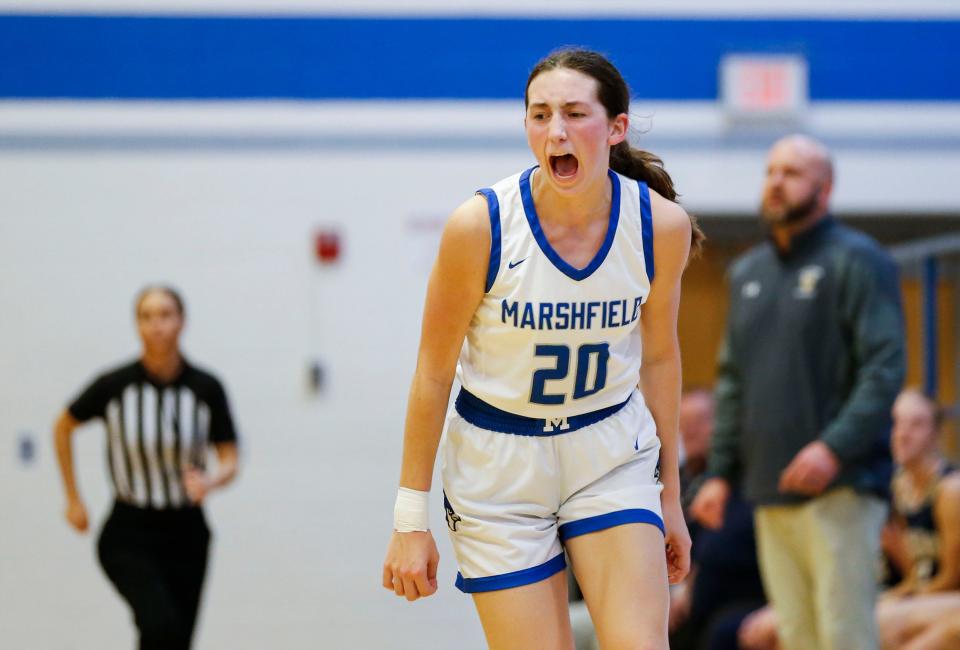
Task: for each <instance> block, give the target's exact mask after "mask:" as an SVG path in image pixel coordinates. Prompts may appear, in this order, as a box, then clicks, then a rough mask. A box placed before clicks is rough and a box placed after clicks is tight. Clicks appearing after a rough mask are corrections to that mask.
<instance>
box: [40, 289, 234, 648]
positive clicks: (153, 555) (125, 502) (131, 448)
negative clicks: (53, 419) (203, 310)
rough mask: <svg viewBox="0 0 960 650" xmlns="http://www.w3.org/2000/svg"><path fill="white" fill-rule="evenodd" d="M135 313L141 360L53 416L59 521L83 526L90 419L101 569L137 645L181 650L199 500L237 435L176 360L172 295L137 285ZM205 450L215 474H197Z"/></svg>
mask: <svg viewBox="0 0 960 650" xmlns="http://www.w3.org/2000/svg"><path fill="white" fill-rule="evenodd" d="M136 318H137V327H138V329H139V333H140V338H141V339H142V341H143V352H142V355H141V357H140V358H139V359H137V360H136V361H133V362H132V363H128V364H126V365H123V366H121V367H119V368H116V369H114V370H112V371H110V372H107V373H106V374H104V375H101V376H100V377H99V378H97V379H96V380H95V381H94V382H93V383H92V384H90V385H89V386H88V387H87V388H86V389H85V390H84V391H83V392H82V393H81V394H80V396H79V397H77V399H76V400H75V401H74V402H73V403H72V404H70V406H68V407H67V409H66V410H65V411H64V412H63V414H62V415H61V416H60V418H59V419H58V420H57V423H56V426H55V432H54V439H55V444H56V450H57V460H58V461H59V464H60V473H61V475H62V477H63V484H64V488H65V491H66V497H67V510H66V518H67V521H68V522H69V523H70V525H71V526H73V528H75V529H76V530H77V531H79V532H81V533H82V532H85V531H86V530H87V528H88V525H89V524H88V518H87V510H86V507H85V506H84V503H83V500H82V499H81V497H80V493H79V491H78V489H77V485H76V480H75V476H74V470H73V449H72V440H71V434H72V433H73V431H74V430H75V429H76V427H77V426H78V425H80V424H81V423H83V422H87V421H88V420H92V419H94V418H99V419H101V420H103V422H104V424H105V425H106V433H107V439H106V462H107V470H108V474H109V477H110V483H111V485H112V488H113V493H114V496H115V498H116V501H115V503H114V506H113V510H112V512H111V513H110V516H109V517H108V519H107V521H106V523H105V524H104V526H103V530H102V532H101V534H100V540H99V543H98V555H99V558H100V564H101V565H102V566H103V570H104V572H106V574H107V577H108V578H109V579H110V581H111V582H112V583H113V585H114V586H115V587H116V589H117V591H119V592H120V595H121V596H122V597H123V598H124V599H125V600H126V601H127V603H129V605H130V608H131V609H132V610H133V617H134V620H135V622H136V625H137V628H138V630H139V633H140V643H139V648H140V650H157V649H162V650H181V649H184V650H188V649H189V647H190V641H191V637H192V636H193V630H194V627H195V623H196V619H197V610H198V607H199V604H200V593H201V589H202V587H203V579H204V575H205V574H206V568H207V548H208V546H209V542H210V530H209V529H208V528H207V524H206V521H205V519H204V515H203V510H202V509H201V503H202V502H203V499H204V497H205V496H206V495H207V494H208V493H209V492H210V491H212V490H214V489H217V488H219V487H222V486H224V485H226V484H227V483H229V482H230V481H231V480H232V479H233V478H234V476H235V475H236V473H237V461H238V454H237V435H236V431H235V430H234V426H233V418H232V417H231V415H230V409H229V407H228V405H227V398H226V395H225V393H224V391H223V387H222V386H221V385H220V382H219V381H218V380H217V379H216V377H214V376H213V375H211V374H209V373H207V372H204V371H203V370H200V369H199V368H196V367H194V366H193V365H191V364H190V363H189V362H187V360H186V359H184V358H183V356H182V354H181V353H180V347H179V338H180V332H181V331H182V329H183V324H184V308H183V300H182V299H181V297H180V295H179V294H178V293H177V292H176V291H175V290H173V289H170V288H169V287H148V288H146V289H144V290H143V291H142V292H141V293H140V294H139V296H138V297H137V301H136ZM210 446H213V447H214V449H215V450H216V455H217V463H216V469H215V470H213V471H208V470H207V468H206V459H207V454H208V450H209V447H210Z"/></svg>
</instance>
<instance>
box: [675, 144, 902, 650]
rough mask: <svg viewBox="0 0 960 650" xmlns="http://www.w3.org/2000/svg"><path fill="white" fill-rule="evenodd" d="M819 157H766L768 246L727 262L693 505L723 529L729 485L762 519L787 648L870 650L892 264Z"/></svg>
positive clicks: (895, 351) (784, 147)
mask: <svg viewBox="0 0 960 650" xmlns="http://www.w3.org/2000/svg"><path fill="white" fill-rule="evenodd" d="M833 182H834V173H833V163H832V161H831V158H830V154H829V152H828V151H827V149H826V147H825V146H824V145H823V144H822V143H820V142H817V141H816V140H813V139H812V138H809V137H806V136H801V135H792V136H788V137H785V138H782V139H781V140H778V141H777V142H776V143H775V144H774V145H773V147H772V148H771V149H770V153H769V156H768V159H767V174H766V181H765V183H764V186H763V194H762V200H761V205H760V214H761V217H762V220H763V222H764V224H765V225H766V227H767V230H768V234H769V236H768V240H767V241H766V242H764V243H762V244H760V245H758V246H756V247H754V248H753V249H751V250H750V251H748V252H747V253H745V254H744V255H743V256H741V257H740V258H738V259H737V260H736V261H735V262H734V263H733V265H732V266H731V268H730V272H729V275H728V279H729V285H730V311H729V317H728V323H727V332H726V336H725V338H724V342H723V345H722V348H721V353H720V359H719V372H718V383H717V392H716V397H717V406H716V408H717V415H716V423H715V427H714V434H713V441H712V445H711V453H710V460H709V465H708V469H707V471H708V476H709V478H708V479H707V480H706V481H705V482H704V484H703V487H702V488H701V489H700V491H699V493H698V494H697V496H696V498H695V499H694V502H693V504H692V506H691V512H692V514H693V515H694V516H695V517H696V518H697V519H699V520H700V521H701V523H703V524H704V525H706V526H708V527H717V526H719V525H720V524H721V523H722V519H723V509H724V505H725V504H726V501H727V499H728V498H729V494H730V491H731V485H732V484H733V483H738V484H740V485H741V486H742V489H743V492H744V495H745V496H746V498H747V499H749V500H751V501H753V502H754V504H755V505H756V506H757V508H756V510H755V513H756V514H755V517H756V530H757V544H758V558H759V561H760V567H761V573H762V575H763V580H764V587H765V589H766V591H767V594H768V596H769V598H770V600H771V601H772V603H773V606H774V608H775V609H776V612H777V617H778V619H779V621H780V624H779V634H780V638H781V641H782V644H783V647H784V648H785V650H870V649H872V648H876V647H878V642H877V631H876V627H875V624H874V618H873V607H874V601H875V599H876V567H877V557H878V555H879V539H880V528H881V526H882V524H883V521H884V518H885V516H886V506H885V501H884V498H883V497H884V496H885V493H886V487H887V485H888V483H889V478H890V471H891V466H892V465H891V460H890V451H889V435H890V415H889V414H890V407H891V405H892V404H893V401H894V399H895V398H896V395H897V393H898V391H899V390H900V386H901V384H902V382H903V376H904V353H903V324H902V323H903V318H902V313H901V306H900V287H899V282H898V279H897V269H896V267H895V265H894V263H893V261H892V260H891V258H890V257H889V256H888V255H887V254H886V253H885V252H884V251H883V249H882V248H881V247H880V246H879V245H878V244H877V243H876V242H874V241H873V240H872V239H870V238H869V237H867V236H865V235H863V234H862V233H859V232H857V231H855V230H852V229H850V228H847V227H846V226H844V225H842V224H840V223H838V222H837V221H836V220H834V219H833V218H832V217H831V216H830V195H831V193H832V191H833Z"/></svg>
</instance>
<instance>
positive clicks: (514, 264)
mask: <svg viewBox="0 0 960 650" xmlns="http://www.w3.org/2000/svg"><path fill="white" fill-rule="evenodd" d="M526 261H527V258H526V257H524V258H523V259H522V260H520V261H519V262H510V263H509V264H507V266H509V267H510V268H511V269H512V268H514V267H517V266H520V265H521V264H523V263H524V262H526Z"/></svg>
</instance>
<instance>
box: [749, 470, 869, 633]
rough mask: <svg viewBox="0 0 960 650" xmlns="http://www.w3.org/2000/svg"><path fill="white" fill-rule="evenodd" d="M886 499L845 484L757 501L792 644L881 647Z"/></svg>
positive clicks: (769, 573) (776, 597)
mask: <svg viewBox="0 0 960 650" xmlns="http://www.w3.org/2000/svg"><path fill="white" fill-rule="evenodd" d="M886 515H887V506H886V504H885V503H884V502H883V501H881V500H880V499H878V498H876V497H870V496H865V495H861V494H857V493H856V492H854V491H853V490H852V489H850V488H839V489H836V490H831V491H829V492H827V493H825V494H824V495H823V496H820V497H817V498H815V499H811V500H810V501H808V502H806V503H803V504H801V505H790V506H762V507H758V508H757V509H756V524H757V526H756V528H757V552H758V554H759V559H760V570H761V573H762V575H763V585H764V588H765V589H766V591H767V596H768V597H769V598H770V600H771V602H772V603H773V607H774V609H775V610H776V613H777V619H778V621H779V623H778V631H779V634H780V641H781V645H782V647H783V649H784V650H875V649H876V648H878V647H879V642H878V640H877V628H876V623H875V620H874V605H875V603H876V598H877V578H878V567H879V561H878V560H879V556H880V528H881V527H882V526H883V522H884V519H885V518H886Z"/></svg>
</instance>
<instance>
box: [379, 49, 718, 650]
mask: <svg viewBox="0 0 960 650" xmlns="http://www.w3.org/2000/svg"><path fill="white" fill-rule="evenodd" d="M629 96H630V95H629V91H628V89H627V86H626V84H625V82H624V81H623V79H622V77H621V75H620V73H619V72H618V71H617V69H616V68H615V67H614V66H613V65H612V64H610V63H609V62H608V61H607V60H606V59H605V58H604V57H602V56H601V55H599V54H597V53H594V52H590V51H585V50H561V51H558V52H555V53H553V54H551V55H549V56H548V57H546V58H545V59H543V60H542V61H541V62H540V63H538V64H537V66H536V67H535V68H534V70H533V72H532V73H531V75H530V77H529V79H528V82H527V88H526V107H527V110H526V117H525V125H526V132H527V140H528V143H529V145H530V148H531V150H532V151H533V154H534V156H535V157H536V159H537V162H538V163H539V164H538V165H537V166H536V167H533V168H531V169H528V170H526V171H524V172H522V173H520V174H517V175H515V176H511V177H510V178H507V179H505V180H502V181H500V182H499V183H496V184H495V185H493V187H491V188H489V189H483V190H480V191H479V192H478V193H477V194H476V195H475V196H474V197H473V198H471V199H469V200H468V201H466V202H465V203H464V204H462V205H461V206H460V207H459V208H457V209H456V210H455V211H454V213H453V215H452V216H451V218H450V220H449V222H448V223H447V225H446V227H445V229H444V233H443V237H442V240H441V244H440V252H439V256H438V259H437V262H436V265H435V267H434V269H433V273H432V275H431V278H430V282H429V287H428V293H427V298H426V306H425V310H424V318H423V331H422V338H421V343H420V350H419V357H418V362H417V369H416V372H415V375H414V378H413V384H412V387H411V391H410V400H409V406H408V411H407V421H406V431H405V435H404V449H403V463H402V469H401V475H400V489H399V493H398V496H397V503H396V508H395V521H394V528H395V530H394V533H393V536H392V538H391V541H390V545H389V548H388V551H387V557H386V560H385V562H384V567H383V586H384V587H386V588H387V589H391V590H393V591H394V592H395V593H396V594H397V595H398V596H404V597H406V598H407V599H408V600H415V599H417V598H420V597H422V596H429V595H431V594H433V593H434V592H435V591H436V589H437V584H436V567H437V562H438V554H437V550H436V545H435V543H434V540H433V537H432V535H431V533H430V531H429V530H428V517H427V497H428V492H429V489H430V483H431V475H432V469H433V463H434V459H435V456H436V453H437V448H438V444H439V439H440V434H441V430H442V429H443V425H444V412H445V410H446V405H447V400H448V395H449V391H450V388H451V384H452V381H453V378H454V372H455V370H456V369H457V366H458V362H457V359H458V355H459V371H460V379H461V381H462V384H463V389H462V390H461V392H460V394H459V395H458V397H457V401H456V409H455V410H456V412H455V413H451V415H450V418H449V421H448V432H447V437H446V440H445V443H444V448H443V452H442V454H441V455H442V459H441V464H442V474H443V485H444V507H445V509H446V512H447V524H448V527H449V529H450V536H451V539H452V541H453V546H454V549H455V552H456V555H457V562H458V564H459V569H460V571H459V575H458V578H457V582H456V584H457V587H459V588H460V589H461V590H462V591H464V592H467V593H470V594H472V595H473V598H474V602H475V605H476V607H477V610H478V612H479V615H480V619H481V622H482V624H483V629H484V633H485V635H486V638H487V643H488V644H489V646H490V647H492V648H571V647H572V637H571V630H570V623H569V618H568V614H567V582H566V576H565V574H564V572H563V569H564V568H565V566H566V565H565V560H564V548H566V550H567V551H568V552H569V554H570V556H571V558H572V563H573V569H574V572H575V574H576V577H577V580H578V582H579V584H580V586H581V587H582V590H583V593H584V598H585V600H586V602H587V606H588V608H589V611H590V613H591V616H592V618H593V620H594V623H595V626H596V630H597V636H598V639H599V641H600V643H601V645H602V646H603V647H604V648H621V647H631V648H633V647H644V648H652V647H658V648H666V647H667V602H668V596H667V583H668V580H669V581H671V582H676V581H679V580H681V579H682V578H683V577H684V575H685V574H686V572H687V570H688V566H689V550H690V539H689V535H688V533H687V529H686V526H685V525H684V521H683V513H682V512H681V508H680V487H679V475H678V468H677V442H676V434H677V407H678V401H679V397H680V352H679V348H678V344H677V335H676V321H677V309H678V305H679V301H680V276H681V273H682V270H683V268H684V265H685V263H686V261H687V255H688V252H689V249H690V245H691V239H692V238H693V239H695V240H697V241H699V238H700V237H702V235H700V234H699V231H696V230H694V229H693V227H692V225H691V219H690V218H689V217H688V216H687V214H686V213H685V212H684V210H683V209H682V208H681V207H680V206H679V205H677V204H676V203H674V202H673V199H674V198H675V196H676V193H675V191H674V190H673V186H672V182H671V180H670V177H669V176H668V175H667V173H666V172H665V171H664V170H663V168H662V165H661V163H660V161H659V159H657V158H655V157H653V156H651V155H650V154H648V153H645V152H641V151H638V150H635V149H631V148H630V146H629V145H628V144H627V142H626V136H627V129H628V126H629V118H628V115H627V113H628V110H629V106H628V105H629ZM464 338H466V344H465V345H464ZM641 339H642V346H641ZM461 348H462V352H461ZM641 360H642V362H643V364H642V369H641ZM638 379H639V380H641V382H640V383H641V385H642V392H641V391H640V390H637V384H638ZM658 461H659V480H658V470H657V465H658ZM664 549H666V550H664Z"/></svg>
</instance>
